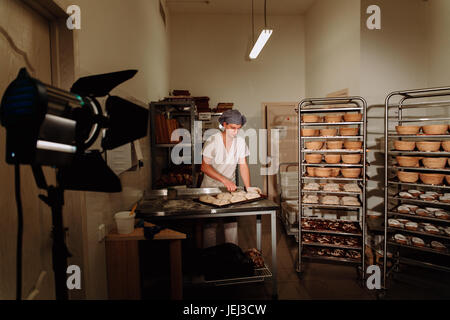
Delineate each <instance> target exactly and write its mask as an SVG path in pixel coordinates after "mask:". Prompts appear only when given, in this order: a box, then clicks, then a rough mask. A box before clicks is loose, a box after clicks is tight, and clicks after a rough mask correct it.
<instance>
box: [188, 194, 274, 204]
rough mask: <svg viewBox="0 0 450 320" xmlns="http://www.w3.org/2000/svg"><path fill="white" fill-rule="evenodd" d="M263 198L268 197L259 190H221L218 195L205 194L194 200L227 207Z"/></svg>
mask: <svg viewBox="0 0 450 320" xmlns="http://www.w3.org/2000/svg"><path fill="white" fill-rule="evenodd" d="M262 199H267V196H266V195H263V194H260V193H258V192H246V191H244V190H237V191H234V192H221V193H219V194H217V195H204V196H201V197H200V198H197V199H193V200H194V201H195V202H199V203H201V204H206V205H208V206H211V207H214V208H226V207H229V206H233V205H236V204H245V203H251V202H255V201H260V200H262Z"/></svg>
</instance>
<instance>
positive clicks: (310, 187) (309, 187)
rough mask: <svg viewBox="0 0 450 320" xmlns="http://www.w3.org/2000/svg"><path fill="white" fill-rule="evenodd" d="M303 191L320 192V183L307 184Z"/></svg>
mask: <svg viewBox="0 0 450 320" xmlns="http://www.w3.org/2000/svg"><path fill="white" fill-rule="evenodd" d="M303 189H304V190H307V191H319V190H320V185H319V184H318V183H315V182H311V183H307V184H306V185H305V186H304V187H303Z"/></svg>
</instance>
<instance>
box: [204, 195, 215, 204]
mask: <svg viewBox="0 0 450 320" xmlns="http://www.w3.org/2000/svg"><path fill="white" fill-rule="evenodd" d="M214 200H216V198H214V197H211V196H208V195H206V196H201V197H200V201H201V202H206V203H213V202H214Z"/></svg>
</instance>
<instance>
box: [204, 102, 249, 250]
mask: <svg viewBox="0 0 450 320" xmlns="http://www.w3.org/2000/svg"><path fill="white" fill-rule="evenodd" d="M246 122H247V119H246V118H245V116H243V115H242V114H241V113H240V112H239V111H238V110H227V111H225V112H224V113H223V114H222V116H221V117H220V118H219V123H220V124H221V127H222V128H221V129H223V130H222V132H218V133H216V134H214V135H212V136H211V137H209V138H208V140H207V141H206V143H205V146H204V148H203V152H202V155H203V159H202V172H203V173H204V177H203V182H202V184H201V187H202V188H218V187H226V188H227V189H228V191H230V192H233V191H236V179H235V171H236V166H237V165H238V164H239V172H240V175H241V177H242V181H243V182H244V185H245V187H246V189H247V191H250V190H251V189H252V188H251V187H250V186H251V184H250V171H249V169H248V164H247V160H246V157H248V156H249V155H250V152H249V150H248V147H247V145H246V143H245V139H244V138H243V137H241V136H238V132H239V130H240V129H241V128H242V127H243V126H244V125H245V123H246ZM224 220H225V221H224V233H225V242H229V243H234V244H236V245H237V244H238V224H237V220H236V218H226V219H224ZM217 226H218V223H217V222H213V223H208V224H205V225H204V228H203V247H204V248H208V247H211V246H215V245H216V241H217V240H216V234H217V232H216V229H217Z"/></svg>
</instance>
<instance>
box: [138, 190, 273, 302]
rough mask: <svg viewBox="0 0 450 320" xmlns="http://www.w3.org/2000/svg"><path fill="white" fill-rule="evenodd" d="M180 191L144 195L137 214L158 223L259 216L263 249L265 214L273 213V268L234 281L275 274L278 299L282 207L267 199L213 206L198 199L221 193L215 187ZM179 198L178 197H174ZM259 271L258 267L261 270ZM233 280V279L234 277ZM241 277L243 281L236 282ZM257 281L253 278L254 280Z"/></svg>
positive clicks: (223, 282) (260, 248)
mask: <svg viewBox="0 0 450 320" xmlns="http://www.w3.org/2000/svg"><path fill="white" fill-rule="evenodd" d="M188 190H189V191H184V193H183V191H181V192H180V191H178V194H177V195H176V196H175V197H169V196H168V193H167V190H166V191H164V190H163V191H159V194H158V195H156V196H155V195H153V197H149V198H144V199H143V200H141V201H140V203H139V204H138V207H137V208H136V217H137V218H142V219H145V220H147V221H152V222H155V223H157V221H158V220H173V219H177V220H178V219H179V220H186V219H217V218H225V217H242V216H256V247H257V249H258V250H260V251H261V252H262V245H261V235H262V221H261V220H262V216H263V215H270V218H271V220H270V221H271V246H272V261H271V262H272V270H271V272H270V271H269V270H268V268H267V267H266V269H267V270H259V273H258V272H257V274H256V276H255V277H250V278H247V277H246V278H240V279H232V280H233V282H232V283H248V282H255V281H254V280H256V279H259V281H261V279H263V278H268V277H269V276H271V277H272V282H273V292H272V296H273V298H274V299H276V298H277V297H278V289H277V241H276V240H277V234H276V232H277V231H276V211H277V210H278V209H279V206H278V205H277V204H276V203H274V202H273V201H271V200H267V199H263V200H260V201H256V202H251V203H247V204H240V205H232V206H229V207H226V208H213V207H211V206H208V205H205V204H201V203H198V202H194V201H193V199H194V198H198V197H199V195H201V194H214V193H218V192H220V190H218V189H215V188H208V189H188ZM171 198H175V199H171ZM257 271H258V270H257ZM230 280H231V279H230ZM234 280H239V281H234ZM252 280H253V281H252ZM218 284H219V285H220V284H222V285H224V284H230V283H227V280H223V281H221V282H220V281H219V283H218Z"/></svg>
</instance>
